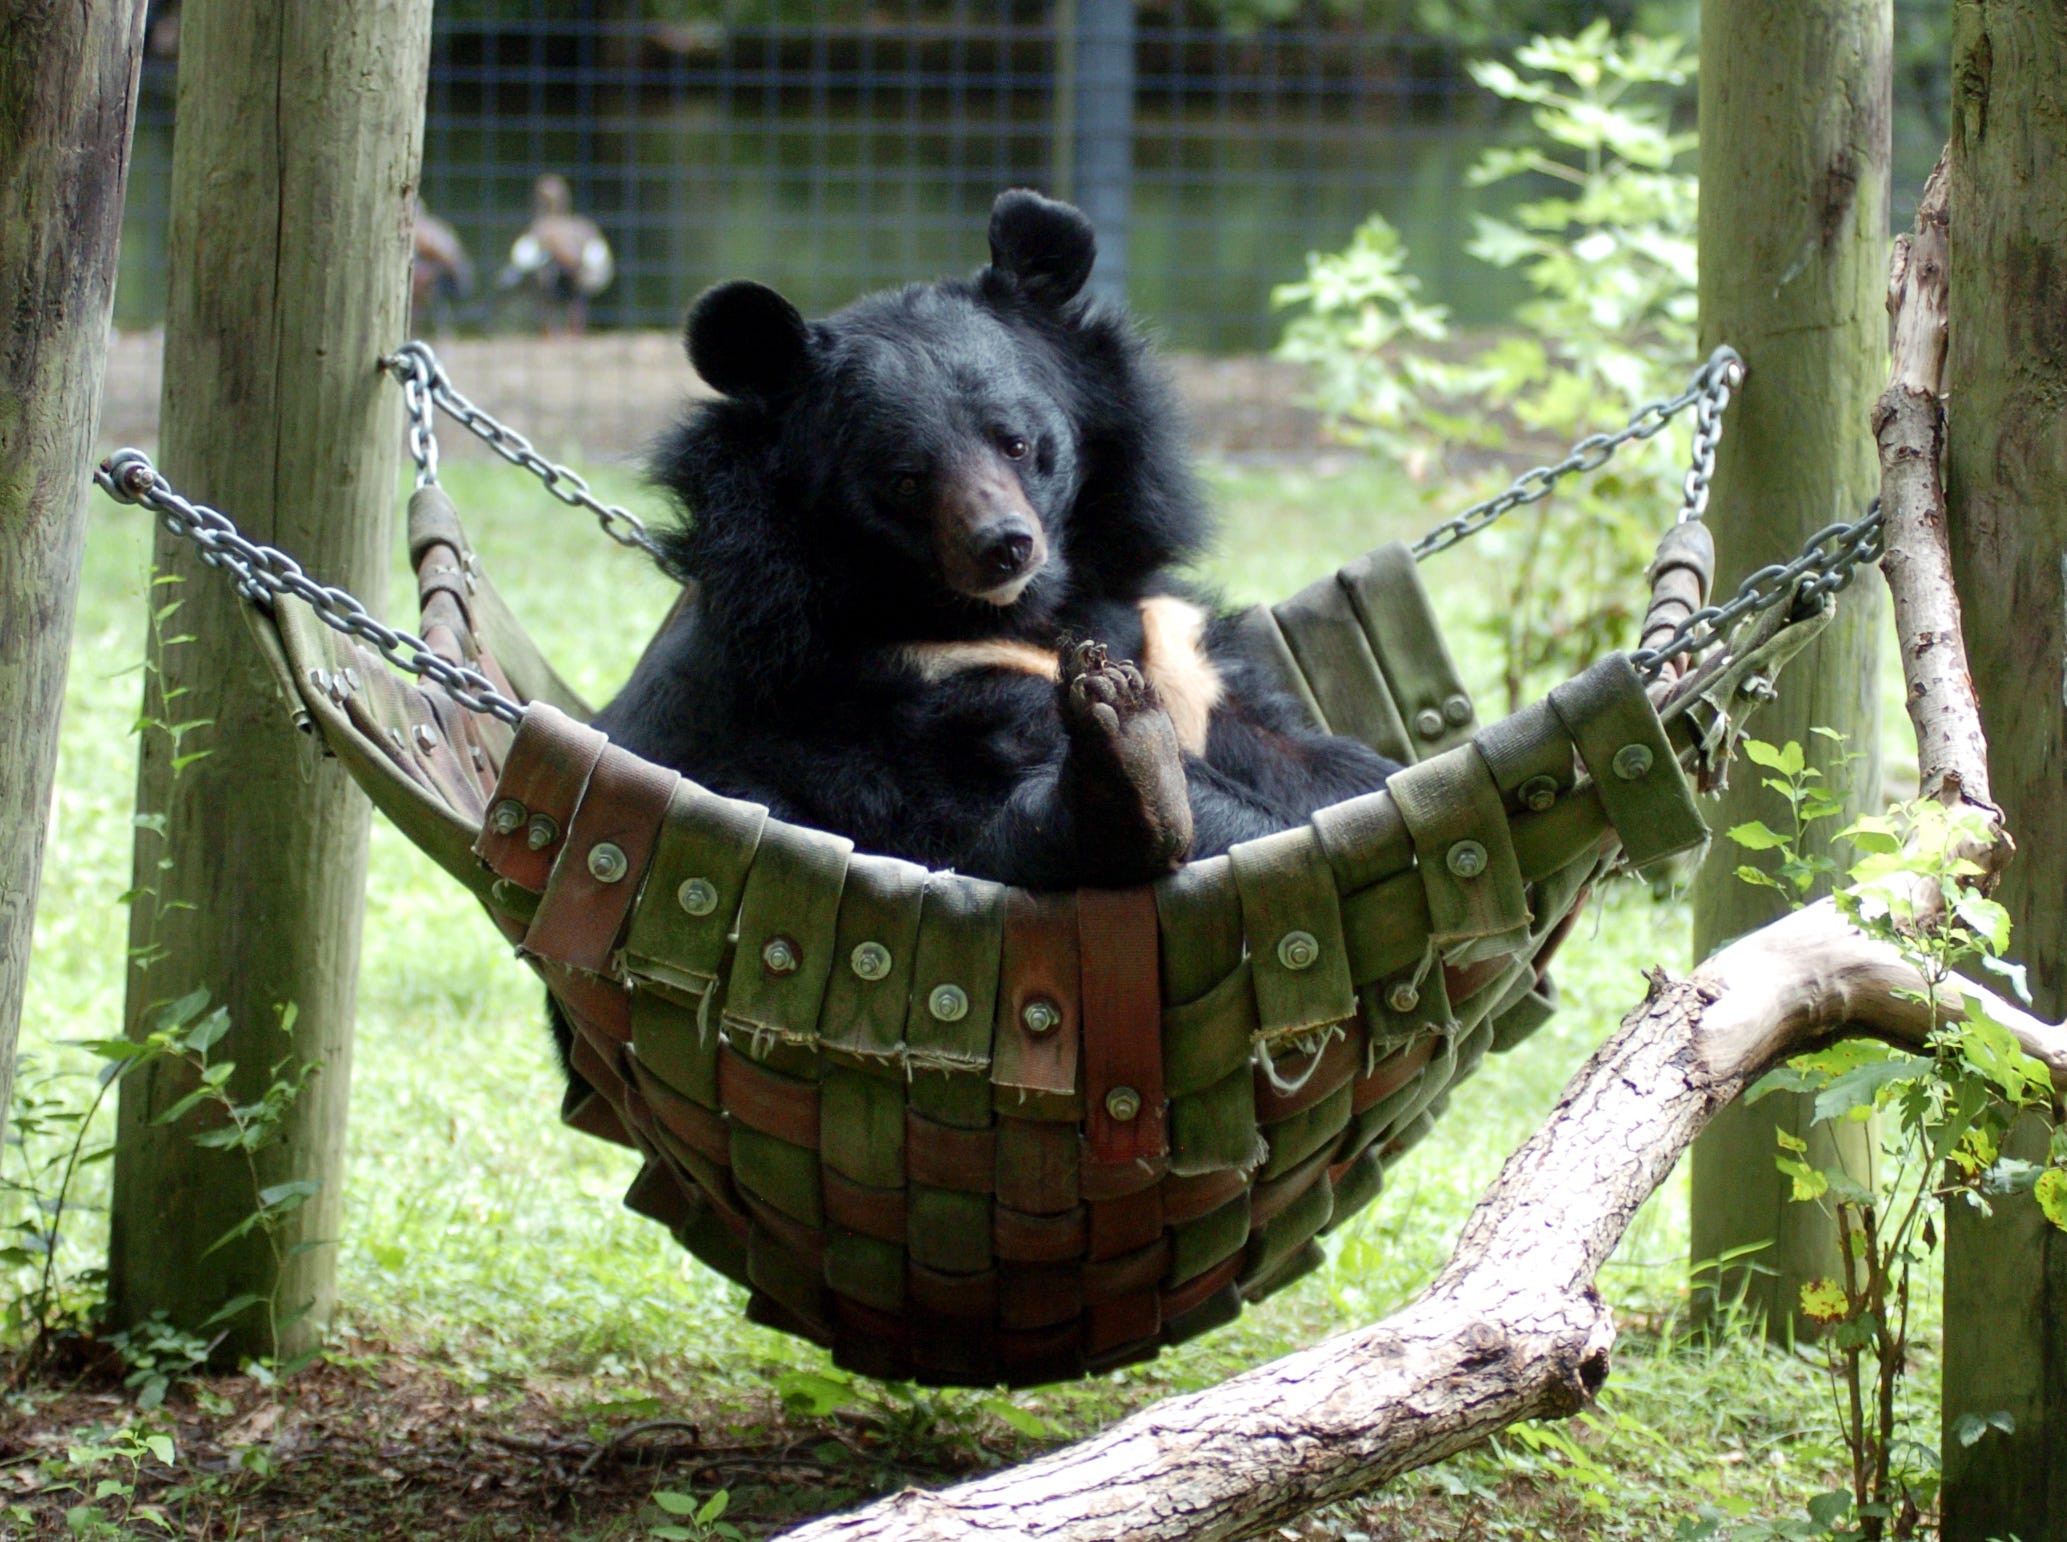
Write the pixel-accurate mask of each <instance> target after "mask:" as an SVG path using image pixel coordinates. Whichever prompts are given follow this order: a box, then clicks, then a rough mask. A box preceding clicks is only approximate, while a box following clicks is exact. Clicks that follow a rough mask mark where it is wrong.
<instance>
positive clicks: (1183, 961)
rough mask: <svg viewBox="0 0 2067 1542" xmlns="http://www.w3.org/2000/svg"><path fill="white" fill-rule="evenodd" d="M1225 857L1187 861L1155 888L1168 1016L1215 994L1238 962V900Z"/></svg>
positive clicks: (1239, 955) (1239, 905)
mask: <svg viewBox="0 0 2067 1542" xmlns="http://www.w3.org/2000/svg"><path fill="white" fill-rule="evenodd" d="M1232 869H1233V863H1232V861H1231V860H1230V859H1229V858H1227V857H1208V858H1207V859H1206V860H1205V861H1203V862H1187V863H1185V864H1184V866H1182V867H1180V868H1179V869H1177V871H1176V872H1174V873H1172V874H1171V875H1170V876H1169V877H1168V878H1165V879H1163V880H1162V881H1161V882H1160V883H1158V884H1157V885H1156V886H1155V896H1156V925H1157V926H1158V927H1159V928H1160V930H1161V934H1162V937H1161V941H1162V947H1161V949H1160V950H1159V951H1160V952H1161V954H1162V965H1163V1007H1164V1010H1165V1011H1166V1012H1167V1011H1169V1010H1170V1009H1172V1008H1174V1007H1177V1006H1181V1005H1182V1004H1184V1003H1186V1002H1190V1001H1196V1000H1198V999H1199V998H1200V997H1201V996H1204V995H1206V994H1208V993H1209V992H1214V993H1217V991H1218V988H1219V986H1220V985H1221V983H1222V982H1223V981H1225V980H1226V978H1227V976H1228V975H1229V973H1230V972H1232V970H1233V969H1234V967H1235V965H1237V964H1239V963H1240V962H1241V961H1242V901H1241V896H1240V895H1239V894H1238V893H1236V892H1235V886H1234V882H1233V878H1232Z"/></svg>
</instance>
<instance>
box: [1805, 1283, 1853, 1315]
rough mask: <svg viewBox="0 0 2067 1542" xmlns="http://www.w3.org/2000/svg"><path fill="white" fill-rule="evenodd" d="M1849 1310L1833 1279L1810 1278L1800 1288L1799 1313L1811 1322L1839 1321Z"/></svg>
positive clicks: (1849, 1307) (1842, 1292) (1840, 1290)
mask: <svg viewBox="0 0 2067 1542" xmlns="http://www.w3.org/2000/svg"><path fill="white" fill-rule="evenodd" d="M1850 1310H1851V1303H1849V1302H1848V1301H1846V1300H1845V1293H1844V1287H1843V1286H1842V1285H1840V1284H1838V1283H1837V1281H1835V1280H1810V1281H1809V1282H1808V1283H1807V1284H1805V1285H1803V1286H1802V1288H1801V1314H1802V1316H1804V1317H1806V1318H1808V1319H1809V1320H1810V1321H1811V1322H1839V1321H1841V1320H1842V1319H1843V1318H1844V1317H1845V1315H1846V1314H1847V1313H1848V1312H1849V1311H1850Z"/></svg>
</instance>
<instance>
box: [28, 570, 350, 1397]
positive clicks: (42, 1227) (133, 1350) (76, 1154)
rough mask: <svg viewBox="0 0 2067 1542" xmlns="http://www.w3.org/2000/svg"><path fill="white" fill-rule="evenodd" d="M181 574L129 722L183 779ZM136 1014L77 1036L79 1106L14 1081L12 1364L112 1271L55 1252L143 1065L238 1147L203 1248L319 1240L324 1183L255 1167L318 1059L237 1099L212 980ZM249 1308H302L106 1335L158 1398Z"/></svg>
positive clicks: (44, 1346) (156, 614)
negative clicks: (115, 1033) (105, 1124)
mask: <svg viewBox="0 0 2067 1542" xmlns="http://www.w3.org/2000/svg"><path fill="white" fill-rule="evenodd" d="M179 582H181V580H180V579H179V578H177V577H176V576H171V575H163V574H160V575H156V576H154V577H153V578H152V579H151V581H150V584H149V589H148V593H149V595H150V599H151V603H150V606H149V610H148V620H149V629H148V643H147V647H146V650H145V656H144V660H143V670H144V675H145V680H146V682H147V685H146V697H145V706H144V709H143V711H142V712H141V713H140V714H139V715H138V717H137V719H136V722H135V724H134V730H135V732H137V733H138V734H142V735H150V734H157V735H160V736H162V737H163V738H164V739H165V740H166V741H167V744H166V751H167V755H168V758H169V763H170V766H171V772H172V776H173V778H174V780H175V781H177V779H178V777H179V776H180V775H181V774H182V773H183V772H184V771H185V770H186V768H187V767H189V766H191V765H193V764H195V763H196V762H198V761H200V760H201V759H203V758H204V757H206V756H207V755H208V754H209V753H210V751H209V750H208V748H207V747H206V746H205V745H203V746H200V747H192V745H191V744H190V741H191V740H192V739H193V737H194V736H195V735H196V734H198V732H199V731H200V730H202V729H205V728H206V727H207V726H209V720H207V719H188V718H182V717H181V716H180V715H179V712H178V700H179V698H180V697H181V696H182V695H184V694H185V692H186V687H184V686H174V685H170V684H168V683H167V677H166V675H165V673H164V671H163V669H162V668H161V667H160V666H161V662H162V660H163V659H164V656H165V654H166V653H167V651H168V650H170V649H172V648H176V647H180V646H183V645H184V644H186V643H188V642H191V641H192V640H193V638H192V635H191V634H187V633H181V632H177V631H175V630H174V627H175V625H176V623H177V617H178V615H179V612H180V610H181V607H182V604H183V601H181V600H180V599H179V598H178V597H177V596H176V595H174V596H173V597H170V598H165V597H162V594H161V591H169V590H170V589H171V588H172V586H174V585H177V584H178V583H179ZM135 823H136V827H137V828H138V829H139V830H141V831H144V832H147V833H154V834H156V835H158V836H160V837H161V838H162V836H163V834H164V831H165V816H164V815H163V814H159V813H150V812H144V813H139V814H137V815H136V816H135ZM170 867H171V859H170V858H168V857H160V858H159V859H158V860H157V862H156V864H155V871H156V872H158V873H164V872H166V871H169V870H170ZM139 900H148V901H150V902H151V904H150V908H149V910H148V912H147V917H146V920H145V922H144V924H143V926H142V927H141V929H140V932H141V935H140V936H138V937H137V938H136V939H135V940H134V941H132V943H131V945H130V947H129V959H130V963H131V966H132V967H134V968H136V969H138V970H141V971H148V970H149V969H150V968H151V967H152V966H153V965H155V964H157V963H159V962H162V961H163V960H164V959H165V958H166V957H167V953H166V948H165V945H164V943H163V941H162V938H161V935H160V931H159V926H158V921H159V917H160V914H161V910H162V908H169V906H167V907H161V906H160V904H159V903H158V901H159V891H158V889H157V887H156V885H155V884H153V883H150V882H144V883H141V884H139V885H138V886H137V887H135V888H133V889H131V890H130V891H129V892H128V893H126V894H124V895H123V896H122V902H123V903H125V904H134V903H136V902H137V901H139ZM294 1018H295V1007H294V1004H293V1003H291V1002H290V1003H288V1004H287V1005H286V1006H285V1007H284V1008H283V1009H282V1010H281V1014H280V1021H279V1026H280V1028H281V1030H282V1031H283V1032H286V1031H288V1030H290V1029H291V1028H292V1026H293V1023H294ZM140 1027H141V1030H142V1031H141V1033H140V1034H139V1035H137V1036H135V1037H122V1038H106V1039H87V1040H82V1041H76V1042H77V1047H79V1048H82V1049H84V1050H86V1051H87V1053H88V1054H90V1055H92V1056H93V1057H94V1058H95V1059H96V1060H98V1062H99V1065H98V1067H97V1069H96V1071H95V1073H94V1075H93V1078H92V1082H93V1090H92V1092H91V1093H90V1095H89V1096H88V1097H87V1099H86V1101H85V1102H84V1104H83V1105H81V1104H78V1103H76V1102H74V1101H73V1100H71V1099H69V1098H68V1097H66V1096H65V1095H64V1094H63V1093H62V1092H61V1091H58V1090H54V1089H55V1088H56V1087H57V1086H58V1085H59V1081H60V1078H59V1077H58V1076H56V1075H53V1076H52V1077H50V1078H23V1079H22V1081H21V1087H20V1090H19V1091H18V1092H17V1094H16V1100H15V1107H14V1110H13V1114H12V1117H11V1119H10V1129H9V1144H10V1146H11V1147H12V1148H13V1149H14V1151H15V1152H16V1153H17V1160H18V1161H19V1162H20V1163H21V1166H22V1172H21V1176H20V1177H18V1178H12V1179H10V1180H9V1181H8V1182H7V1184H6V1188H7V1190H9V1191H11V1192H12V1193H14V1194H15V1195H17V1196H20V1197H21V1199H22V1200H23V1201H25V1204H24V1214H23V1218H22V1219H21V1220H19V1221H17V1222H15V1223H14V1225H13V1227H12V1231H13V1241H12V1242H11V1243H10V1244H8V1245H7V1246H5V1247H0V1266H11V1267H12V1268H13V1269H15V1270H16V1271H17V1274H18V1278H20V1279H22V1280H23V1283H22V1284H21V1286H20V1288H19V1289H18V1290H17V1291H16V1292H15V1293H14V1294H13V1296H12V1297H11V1298H10V1299H9V1300H8V1301H7V1303H6V1306H5V1310H4V1322H5V1326H6V1327H7V1329H8V1330H9V1333H10V1337H12V1338H14V1339H15V1340H16V1342H19V1343H21V1344H22V1345H23V1354H22V1355H21V1357H20V1359H19V1360H18V1361H17V1363H16V1366H15V1373H16V1375H17V1377H21V1376H25V1375H27V1374H30V1373H32V1372H33V1371H35V1370H36V1369H37V1368H38V1367H39V1366H40V1365H41V1364H42V1362H43V1360H44V1358H45V1356H46V1355H47V1353H48V1351H49V1348H50V1346H51V1345H52V1343H54V1342H55V1341H56V1339H57V1338H58V1337H60V1336H61V1335H63V1334H66V1333H70V1332H74V1331H77V1330H79V1329H80V1328H82V1327H83V1326H84V1325H85V1324H86V1323H87V1322H88V1320H89V1319H90V1318H91V1316H92V1315H93V1311H94V1308H95V1307H96V1306H97V1304H98V1303H97V1300H96V1294H97V1290H98V1287H100V1286H101V1285H102V1284H103V1283H104V1276H103V1273H102V1271H100V1270H99V1269H81V1270H78V1271H76V1272H74V1273H72V1274H70V1275H67V1274H66V1272H65V1271H64V1270H63V1268H62V1267H61V1264H60V1259H61V1254H62V1251H63V1248H64V1245H65V1243H66V1240H67V1237H68V1234H69V1217H70V1216H71V1215H72V1214H73V1213H74V1212H76V1211H78V1210H80V1209H81V1208H82V1206H81V1203H80V1201H79V1200H78V1199H77V1198H76V1197H75V1188H76V1186H77V1182H78V1179H79V1177H80V1175H81V1173H82V1171H83V1170H85V1169H86V1168H88V1167H91V1166H93V1165H95V1164H98V1163H100V1162H103V1161H105V1160H107V1158H109V1157H110V1156H112V1155H113V1153H114V1142H112V1141H96V1139H95V1138H94V1131H95V1127H96V1126H97V1124H98V1122H99V1118H100V1115H101V1112H102V1110H103V1108H104V1106H105V1105H106V1103H107V1101H108V1097H109V1094H110V1092H111V1091H112V1090H113V1089H114V1087H115V1086H116V1085H117V1084H118V1083H119V1082H120V1081H121V1080H122V1079H123V1078H125V1077H127V1076H130V1075H133V1074H135V1073H136V1072H138V1071H140V1070H143V1069H144V1068H146V1067H151V1066H156V1065H164V1066H167V1067H174V1066H176V1067H179V1068H182V1069H183V1071H184V1073H185V1074H186V1076H187V1077H188V1079H189V1080H191V1082H192V1083H193V1085H192V1088H191V1090H190V1091H189V1092H188V1093H187V1094H186V1095H185V1096H183V1097H181V1098H178V1099H176V1100H175V1101H174V1102H173V1103H172V1104H171V1105H170V1106H169V1107H167V1108H165V1109H163V1110H161V1111H160V1112H159V1113H158V1114H157V1115H156V1116H155V1118H154V1121H153V1122H154V1123H156V1124H158V1125H162V1126H168V1127H169V1126H174V1125H178V1124H180V1123H181V1122H182V1121H188V1122H190V1123H192V1124H193V1125H194V1126H196V1127H195V1128H194V1129H193V1131H192V1134H191V1139H192V1141H193V1143H194V1144H195V1145H197V1146H201V1147H205V1148H210V1149H215V1150H223V1151H234V1152H237V1153H240V1154H241V1155H242V1156H243V1158H244V1164H245V1168H246V1171H247V1173H248V1175H249V1179H250V1183H251V1192H252V1196H253V1204H252V1209H251V1210H250V1212H249V1213H248V1214H246V1215H245V1216H244V1217H242V1218H241V1219H240V1220H239V1221H238V1222H237V1223H236V1224H235V1225H234V1226H232V1227H231V1228H230V1229H229V1230H227V1231H226V1232H225V1233H224V1234H223V1235H222V1236H221V1237H219V1238H217V1239H216V1240H215V1241H214V1242H213V1243H211V1244H210V1246H209V1248H208V1249H207V1250H206V1251H207V1252H211V1253H212V1252H214V1251H215V1250H216V1249H218V1248H221V1247H224V1246H226V1245H228V1244H229V1243H231V1242H233V1241H235V1240H237V1239H238V1238H240V1237H244V1236H248V1235H250V1234H252V1233H253V1232H257V1233H260V1234H261V1235H262V1236H263V1237H264V1238H265V1240H266V1243H267V1245H268V1246H269V1247H270V1249H271V1250H272V1252H273V1255H274V1264H275V1271H274V1273H275V1278H276V1279H277V1278H278V1276H279V1265H281V1264H282V1263H284V1262H285V1261H286V1259H287V1258H288V1257H290V1256H292V1254H293V1253H295V1252H296V1251H299V1250H301V1249H305V1248H308V1247H313V1246H321V1245H323V1244H321V1243H314V1242H297V1243H292V1244H290V1243H288V1242H287V1241H286V1239H285V1238H284V1236H283V1235H282V1229H283V1227H284V1224H285V1222H286V1220H287V1218H288V1217H289V1216H290V1215H292V1214H293V1212H294V1211H295V1210H297V1209H299V1208H300V1207H301V1206H302V1205H304V1204H306V1203H307V1201H308V1200H309V1199H310V1198H312V1197H313V1196H314V1195H315V1194H316V1193H317V1192H318V1190H319V1187H320V1185H319V1184H317V1183H316V1182H314V1181H313V1180H290V1181H287V1182H284V1183H275V1184H267V1183H265V1182H263V1180H262V1179H261V1177H260V1174H259V1169H258V1163H257V1157H258V1153H260V1152H261V1151H263V1150H265V1149H266V1148H267V1147H269V1146H271V1145H272V1144H274V1143H275V1142H276V1141H277V1140H278V1138H279V1136H280V1134H281V1131H282V1128H283V1125H284V1121H285V1119H286V1117H287V1114H288V1112H289V1110H290V1109H291V1108H292V1107H293V1105H294V1103H295V1101H296V1099H298V1098H299V1097H300V1095H301V1092H302V1089H303V1088H304V1087H305V1086H306V1085H307V1083H308V1079H309V1077H310V1076H311V1075H313V1074H314V1073H315V1070H316V1066H315V1064H314V1063H311V1062H300V1063H297V1062H295V1061H294V1060H293V1058H292V1057H291V1056H290V1057H286V1058H283V1059H282V1060H280V1061H277V1062H275V1063H274V1064H273V1065H272V1066H271V1067H270V1068H269V1072H268V1078H267V1080H266V1083H265V1085H264V1086H263V1087H262V1088H260V1089H259V1091H258V1094H257V1096H256V1097H255V1098H253V1099H251V1100H249V1101H243V1100H240V1098H239V1097H238V1095H237V1094H236V1093H235V1092H234V1091H233V1090H232V1087H231V1081H232V1077H233V1076H234V1074H235V1072H236V1069H237V1067H236V1063H235V1062H234V1061H230V1060H223V1059H217V1058H215V1057H214V1051H215V1049H216V1047H217V1045H218V1044H220V1043H221V1041H222V1039H223V1038H224V1036H225V1035H226V1034H227V1033H228V1032H229V1028H230V1020H229V1013H228V1010H227V1008H224V1007H221V1006H215V1007H213V1008H211V1005H210V997H209V994H208V992H207V991H205V990H198V991H194V992H191V993H189V994H188V995H185V996H183V997H180V998H179V999H177V1000H172V1001H161V1002H157V1003H154V1004H153V1005H151V1006H150V1007H149V1008H147V1009H146V1011H145V1013H144V1014H143V1019H142V1022H141V1024H140ZM254 1307H259V1308H263V1310H264V1311H265V1314H266V1320H267V1342H268V1343H270V1344H274V1345H277V1344H278V1343H279V1339H280V1334H281V1333H282V1332H284V1331H285V1330H286V1329H287V1328H288V1327H289V1326H290V1325H291V1323H292V1322H293V1321H294V1319H295V1317H296V1316H298V1315H299V1313H298V1312H297V1311H291V1310H283V1305H282V1303H281V1301H280V1300H279V1291H278V1287H277V1286H276V1287H275V1290H274V1292H273V1294H272V1295H271V1296H270V1297H266V1296H261V1295H257V1294H245V1295H240V1296H237V1297H236V1298H234V1299H232V1300H229V1301H226V1302H224V1303H223V1304H222V1305H221V1306H220V1307H219V1308H218V1309H217V1310H216V1311H215V1312H214V1313H213V1314H212V1315H211V1316H210V1317H209V1318H208V1319H207V1320H206V1321H204V1322H202V1323H200V1324H199V1325H197V1329H196V1330H195V1331H187V1330H183V1329H181V1328H178V1327H176V1326H174V1325H173V1324H171V1323H169V1322H168V1321H166V1320H165V1319H164V1318H163V1317H162V1316H157V1317H153V1318H150V1319H148V1320H146V1321H145V1322H143V1323H140V1324H136V1325H133V1326H132V1327H130V1328H128V1329H127V1330H125V1331H122V1332H118V1333H115V1334H112V1335H110V1336H109V1338H108V1344H109V1346H110V1347H111V1348H113V1349H114V1350H115V1351H116V1352H117V1353H118V1354H119V1355H120V1356H121V1357H122V1361H123V1364H124V1366H125V1367H126V1372H127V1377H126V1385H128V1386H129V1387H130V1388H131V1389H132V1390H134V1391H135V1392H136V1394H137V1399H138V1403H139V1406H140V1407H142V1408H144V1409H150V1408H154V1407H156V1406H157V1405H158V1404H159V1403H160V1402H162V1401H163V1400H164V1397H165V1395H166V1392H167V1391H168V1389H169V1387H170V1385H171V1383H172V1382H173V1381H174V1380H176V1379H178V1378H179V1377H181V1376H183V1375H186V1374H188V1373H189V1372H191V1371H193V1370H195V1369H197V1368H199V1367H200V1366H201V1365H202V1364H204V1363H205V1362H206V1361H207V1358H208V1356H209V1354H210V1353H211V1352H212V1350H213V1348H214V1346H215V1343H217V1342H219V1341H220V1338H221V1335H220V1334H219V1333H218V1334H217V1335H216V1337H215V1339H213V1340H211V1339H209V1338H207V1337H205V1335H206V1334H207V1332H208V1330H209V1329H211V1328H216V1327H218V1326H219V1325H221V1324H223V1323H226V1322H228V1321H230V1320H231V1319H232V1318H234V1317H236V1316H237V1315H238V1314H240V1313H242V1312H245V1311H248V1310H251V1309H252V1308H254ZM301 1363H303V1362H302V1361H296V1362H293V1363H291V1364H290V1365H287V1366H284V1367H274V1366H271V1365H269V1364H260V1365H257V1366H254V1367H252V1368H251V1369H252V1370H253V1373H254V1374H256V1375H257V1376H258V1377H259V1378H260V1379H261V1380H267V1379H270V1378H271V1377H273V1376H275V1375H277V1374H284V1373H287V1372H291V1371H292V1370H294V1369H297V1368H298V1367H299V1365H300V1364H301Z"/></svg>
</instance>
